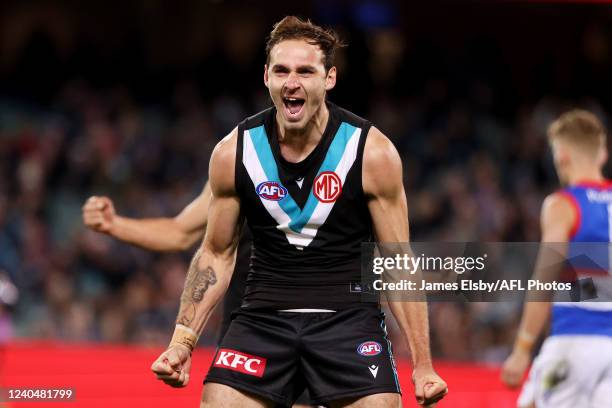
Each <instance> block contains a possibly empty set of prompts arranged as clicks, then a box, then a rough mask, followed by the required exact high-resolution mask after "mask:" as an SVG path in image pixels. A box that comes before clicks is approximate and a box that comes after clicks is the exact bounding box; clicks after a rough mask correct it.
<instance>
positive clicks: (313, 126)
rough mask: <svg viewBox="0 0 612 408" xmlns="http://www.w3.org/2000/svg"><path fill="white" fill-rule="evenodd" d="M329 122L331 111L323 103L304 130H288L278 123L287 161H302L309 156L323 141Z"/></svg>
mask: <svg viewBox="0 0 612 408" xmlns="http://www.w3.org/2000/svg"><path fill="white" fill-rule="evenodd" d="M328 121H329V109H328V108H327V105H326V104H325V103H323V104H322V105H321V108H319V110H318V111H317V112H316V113H315V114H314V115H313V116H312V119H311V120H310V121H309V122H308V123H307V124H306V126H305V127H304V128H302V129H286V128H284V126H283V125H282V123H280V122H278V143H279V145H280V147H281V153H283V156H285V159H287V160H289V161H301V160H302V159H304V158H305V157H306V156H308V155H309V154H310V153H311V152H312V151H313V150H314V148H315V147H316V146H317V144H318V143H319V142H320V141H321V138H322V137H323V133H324V132H325V128H326V127H327V122H328ZM285 153H286V154H285Z"/></svg>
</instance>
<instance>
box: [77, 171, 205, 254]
mask: <svg viewBox="0 0 612 408" xmlns="http://www.w3.org/2000/svg"><path fill="white" fill-rule="evenodd" d="M210 200H211V190H210V186H209V184H208V183H206V186H205V187H204V189H203V191H202V193H200V195H199V196H198V197H197V198H196V199H195V200H193V201H192V202H191V203H190V204H189V205H188V206H187V207H185V208H184V209H183V211H181V213H180V214H178V215H177V216H175V217H172V218H170V217H164V218H143V219H136V218H128V217H122V216H120V215H116V214H115V210H114V208H113V204H112V201H110V199H108V198H106V197H91V198H90V199H89V200H88V201H87V203H86V204H85V205H84V206H83V220H84V222H85V225H87V226H88V227H90V228H92V229H94V230H96V231H99V232H104V233H107V234H108V235H110V236H112V237H114V238H117V239H119V240H121V241H124V242H127V243H129V244H133V245H138V246H140V247H142V248H145V249H149V250H152V251H183V250H186V249H188V248H190V247H191V246H192V245H193V244H195V243H196V242H197V241H198V240H200V239H201V238H202V236H203V235H204V231H205V229H206V222H207V219H208V206H209V205H210Z"/></svg>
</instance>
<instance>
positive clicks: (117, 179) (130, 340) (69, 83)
mask: <svg viewBox="0 0 612 408" xmlns="http://www.w3.org/2000/svg"><path fill="white" fill-rule="evenodd" d="M298 3H299V4H291V5H290V6H288V5H287V3H286V2H281V1H267V2H254V1H247V2H245V1H240V2H238V1H221V0H220V1H197V0H186V1H181V2H170V1H161V0H157V1H145V0H142V1H131V2H125V3H120V2H112V1H111V2H102V1H89V2H74V1H55V2H52V1H27V2H3V3H2V4H0V385H4V386H8V385H11V386H15V385H21V386H41V385H56V386H57V385H64V386H73V387H75V388H77V405H80V404H78V403H79V401H80V402H81V403H82V404H83V405H82V406H95V405H96V404H101V405H100V406H102V405H106V406H123V405H124V404H126V401H129V403H130V404H132V403H141V402H144V403H147V404H148V405H149V406H151V405H155V404H160V405H164V404H168V403H170V402H171V401H172V402H174V401H178V402H177V405H186V404H188V403H189V402H192V401H197V399H198V395H199V392H200V389H201V387H200V384H201V382H200V380H201V378H202V377H203V375H204V371H205V369H206V367H207V362H208V361H209V360H210V352H209V349H207V348H206V347H203V348H202V349H201V350H200V351H199V352H198V353H199V354H198V356H200V358H199V359H198V361H199V363H196V366H195V368H194V380H193V382H194V384H192V385H190V386H189V387H188V389H186V390H180V391H177V390H171V389H169V388H166V387H165V386H163V385H162V384H161V383H160V384H157V383H155V380H154V378H153V375H152V374H151V373H150V372H149V371H148V370H149V368H148V367H149V365H150V363H151V362H152V360H153V359H154V358H155V357H156V355H157V354H158V352H159V351H160V349H161V348H162V347H164V346H165V345H166V344H167V341H168V340H169V336H170V334H171V333H170V330H171V327H172V326H173V322H174V318H175V316H176V311H177V306H178V298H179V295H180V292H181V289H182V283H183V277H184V273H185V271H186V268H187V265H188V261H189V259H190V256H191V253H192V251H189V252H187V253H184V254H155V253H152V252H147V251H144V250H141V249H138V248H134V247H132V246H129V245H126V244H122V243H119V242H118V241H115V240H113V239H111V238H109V237H106V236H103V235H100V234H96V233H93V232H90V231H87V230H85V229H84V227H83V225H82V222H81V214H80V208H81V205H82V204H83V202H84V200H85V199H86V198H87V197H88V196H89V195H92V194H96V195H102V194H107V195H109V196H110V197H111V198H112V199H113V200H114V202H115V206H116V209H117V211H118V212H119V213H120V214H122V215H127V216H134V217H156V216H173V215H175V214H176V213H178V211H179V210H180V209H182V208H183V206H184V205H186V204H187V203H188V202H189V201H191V200H192V199H193V198H194V197H195V196H196V195H197V194H198V193H199V192H200V190H201V188H202V186H203V185H204V183H205V181H206V178H207V165H208V159H209V156H210V152H211V150H212V148H213V146H214V145H215V143H216V142H217V141H218V140H219V139H220V138H221V137H222V136H224V135H225V134H227V133H228V132H229V131H230V130H231V129H232V127H233V126H234V125H235V124H236V123H237V122H238V121H240V120H241V119H242V118H244V117H245V116H247V115H250V114H252V113H255V112H257V111H259V110H261V109H263V108H265V107H266V106H268V104H269V100H268V97H267V94H266V89H265V88H264V86H263V84H262V73H263V63H264V59H265V56H264V51H263V45H264V39H265V35H266V34H267V32H269V30H270V28H271V25H272V23H273V22H275V21H277V20H278V19H280V18H281V17H282V16H284V15H285V14H290V13H296V14H298V15H301V16H307V17H310V18H312V19H313V20H314V21H315V22H317V23H319V24H324V25H331V26H333V27H335V28H336V29H337V30H338V31H339V32H340V33H341V35H342V37H343V38H344V39H345V40H346V41H347V42H348V44H349V47H348V48H346V49H344V50H343V51H341V52H340V55H339V56H338V64H337V65H338V67H339V83H338V86H337V87H336V89H335V90H333V91H332V92H331V94H330V96H329V98H330V100H332V101H334V102H336V103H338V104H340V105H342V106H345V107H347V108H348V109H350V110H352V111H354V112H355V113H357V114H359V115H361V116H364V117H367V118H368V119H370V120H372V121H373V122H374V123H375V124H376V125H377V126H378V127H379V128H380V129H382V130H383V132H384V133H386V134H387V135H389V136H390V137H391V138H392V139H393V141H394V142H395V144H396V146H397V148H398V149H399V151H400V153H401V155H402V157H403V159H404V167H405V173H404V174H405V184H406V187H407V194H408V201H409V207H410V222H411V235H412V239H413V240H415V241H479V240H480V241H537V240H538V238H539V225H538V216H539V208H540V204H541V201H542V199H543V197H544V196H545V195H546V194H548V193H550V192H551V191H553V190H554V189H555V188H556V187H557V180H556V177H555V175H554V169H553V166H552V162H551V157H550V155H549V153H548V152H547V145H546V140H545V129H546V126H547V124H548V123H549V122H550V121H551V120H552V119H553V118H554V117H555V116H556V115H557V114H559V113H560V112H562V111H563V110H566V109H568V108H570V107H574V106H580V107H584V108H587V109H591V110H593V111H594V112H595V113H597V114H598V115H599V116H600V117H601V118H602V119H603V120H604V122H605V123H606V124H607V125H609V117H608V116H607V115H608V112H610V106H611V105H610V103H611V98H612V92H611V91H612V86H611V85H612V83H611V82H612V75H610V72H612V49H611V47H612V32H611V29H612V7H611V6H608V5H601V4H598V5H595V4H566V3H565V2H563V4H558V3H550V2H546V3H545V4H535V3H530V2H462V4H457V3H441V2H434V3H433V4H430V5H424V4H420V5H413V4H404V3H402V2H385V1H382V2H380V1H349V0H344V1H341V0H338V1H333V0H327V1H324V0H319V1H312V2H298ZM519 310H520V306H519V305H512V304H494V303H487V304H483V303H472V304H467V305H458V304H451V303H435V304H432V305H430V313H431V314H430V319H431V338H432V352H433V354H434V357H435V358H436V359H437V361H438V362H439V364H438V366H437V367H439V371H440V372H441V374H442V375H443V376H444V377H445V379H446V380H447V381H448V382H449V384H450V389H451V395H450V397H449V398H448V400H445V401H444V402H443V403H441V404H440V406H441V407H450V406H452V407H463V406H466V407H467V406H470V407H473V406H479V407H488V406H490V407H506V406H507V407H510V406H513V400H514V399H515V397H516V392H512V391H507V390H505V389H504V388H503V387H502V386H501V384H500V383H499V382H498V379H497V377H498V371H499V369H498V368H499V365H500V363H501V362H502V361H503V359H504V358H505V357H506V355H507V354H508V353H509V351H510V347H511V342H512V340H513V336H514V333H515V330H516V326H517V323H518V318H519V314H518V313H519ZM218 322H219V315H218V314H217V315H215V316H214V317H213V318H212V320H211V323H210V325H209V327H210V329H207V330H206V332H205V334H204V335H203V336H202V339H201V341H200V344H201V345H203V346H212V345H213V342H214V337H215V330H214V329H213V328H214V327H216V325H218ZM388 324H389V325H390V326H391V331H392V337H396V340H395V342H394V347H395V351H396V355H397V356H399V359H400V361H401V362H400V368H401V369H402V377H401V378H402V379H403V387H404V391H405V401H411V399H412V397H411V389H410V385H409V378H410V375H409V373H410V369H409V366H408V364H407V361H408V360H409V353H408V350H407V347H406V345H405V344H404V342H403V340H401V339H398V338H397V336H396V335H395V333H394V330H393V329H394V328H393V319H392V318H390V319H388ZM198 367H199V370H198ZM198 372H199V373H198ZM181 398H183V399H181ZM183 402H184V403H185V404H183ZM0 405H1V403H0ZM51 405H53V404H51ZM15 406H19V407H21V406H26V404H25V403H19V404H15ZM56 406H57V405H56ZM72 406H74V405H72ZM407 406H412V402H410V403H409V404H407Z"/></svg>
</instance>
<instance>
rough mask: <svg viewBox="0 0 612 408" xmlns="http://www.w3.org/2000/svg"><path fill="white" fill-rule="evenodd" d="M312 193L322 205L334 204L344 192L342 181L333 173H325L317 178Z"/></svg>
mask: <svg viewBox="0 0 612 408" xmlns="http://www.w3.org/2000/svg"><path fill="white" fill-rule="evenodd" d="M312 192H313V193H314V195H315V197H317V199H318V200H319V201H320V202H322V203H333V202H334V201H336V200H337V199H338V197H339V196H340V193H341V192H342V180H340V177H338V175H337V174H336V173H334V172H333V171H324V172H323V173H320V174H319V175H318V176H317V178H315V181H314V183H313V184H312Z"/></svg>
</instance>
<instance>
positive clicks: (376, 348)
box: [357, 341, 382, 357]
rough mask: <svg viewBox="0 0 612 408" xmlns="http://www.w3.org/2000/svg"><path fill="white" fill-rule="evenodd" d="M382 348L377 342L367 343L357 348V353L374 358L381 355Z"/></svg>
mask: <svg viewBox="0 0 612 408" xmlns="http://www.w3.org/2000/svg"><path fill="white" fill-rule="evenodd" d="M381 351H382V346H381V345H380V344H379V343H377V342H375V341H366V342H365V343H361V344H360V345H359V346H357V352H358V353H359V354H361V355H362V356H366V357H372V356H377V355H379V354H380V353H381Z"/></svg>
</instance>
